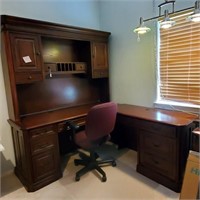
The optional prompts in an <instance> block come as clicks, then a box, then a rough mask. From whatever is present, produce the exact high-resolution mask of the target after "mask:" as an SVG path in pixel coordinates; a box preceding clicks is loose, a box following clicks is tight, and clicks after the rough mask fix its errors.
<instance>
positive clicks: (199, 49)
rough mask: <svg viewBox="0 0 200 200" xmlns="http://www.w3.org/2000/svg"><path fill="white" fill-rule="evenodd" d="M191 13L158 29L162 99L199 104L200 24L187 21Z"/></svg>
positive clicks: (159, 75)
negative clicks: (170, 26) (166, 27)
mask: <svg viewBox="0 0 200 200" xmlns="http://www.w3.org/2000/svg"><path fill="white" fill-rule="evenodd" d="M188 14H189V13H188ZM188 14H184V15H183V14H182V15H179V16H176V17H174V19H175V21H176V24H175V26H173V27H172V28H169V29H159V28H158V37H159V40H158V41H159V45H158V46H159V48H158V59H159V60H158V77H159V78H158V82H159V84H158V85H159V86H158V101H171V102H177V103H186V104H190V105H194V106H196V107H199V106H200V23H194V22H189V21H187V20H186V17H187V15H188Z"/></svg>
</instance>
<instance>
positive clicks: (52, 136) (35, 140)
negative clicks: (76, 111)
mask: <svg viewBox="0 0 200 200" xmlns="http://www.w3.org/2000/svg"><path fill="white" fill-rule="evenodd" d="M53 128H54V127H53V126H46V127H43V128H39V129H33V130H31V131H30V135H31V140H30V143H31V152H32V154H33V155H34V154H37V153H40V152H41V151H43V150H47V149H49V148H52V147H56V148H57V141H58V139H57V135H56V132H55V131H54V130H53Z"/></svg>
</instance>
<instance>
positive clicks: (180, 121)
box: [118, 104, 198, 126]
mask: <svg viewBox="0 0 200 200" xmlns="http://www.w3.org/2000/svg"><path fill="white" fill-rule="evenodd" d="M118 113H119V114H122V115H126V116H130V117H135V118H138V119H145V120H150V121H155V122H160V123H164V124H169V125H174V126H186V125H188V124H190V123H191V122H193V121H194V120H195V119H198V115H195V114H189V113H185V112H181V111H172V110H164V109H157V108H148V107H143V106H135V105H129V104H118Z"/></svg>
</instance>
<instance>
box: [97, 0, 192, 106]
mask: <svg viewBox="0 0 200 200" xmlns="http://www.w3.org/2000/svg"><path fill="white" fill-rule="evenodd" d="M163 2H164V1H163V0H123V1H122V0H116V1H114V0H101V1H100V16H101V18H100V27H101V29H103V30H108V31H110V32H111V33H112V34H111V40H110V69H111V74H110V83H111V98H112V99H113V100H115V101H117V102H119V103H129V104H135V105H141V106H149V107H151V106H153V103H154V101H155V100H156V87H157V86H156V29H155V27H156V22H155V21H154V22H148V23H146V26H149V27H151V29H152V30H151V32H149V33H148V34H146V35H143V36H142V37H141V41H140V42H137V35H136V34H135V33H133V29H134V28H135V27H137V26H138V24H139V18H140V17H143V18H144V19H147V18H151V17H154V16H157V15H158V7H157V6H158V5H159V4H160V3H163ZM194 2H195V0H194V1H193V0H176V4H175V10H180V9H184V8H187V7H192V6H193V5H194ZM168 8H169V9H171V7H170V6H169V7H168ZM162 11H163V12H164V9H162ZM163 12H162V13H163Z"/></svg>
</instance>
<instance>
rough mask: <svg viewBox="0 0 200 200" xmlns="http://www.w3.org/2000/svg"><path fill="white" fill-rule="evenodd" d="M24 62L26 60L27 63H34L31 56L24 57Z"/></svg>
mask: <svg viewBox="0 0 200 200" xmlns="http://www.w3.org/2000/svg"><path fill="white" fill-rule="evenodd" d="M23 60H24V62H25V63H31V62H32V60H31V58H30V57H29V56H24V57H23Z"/></svg>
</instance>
